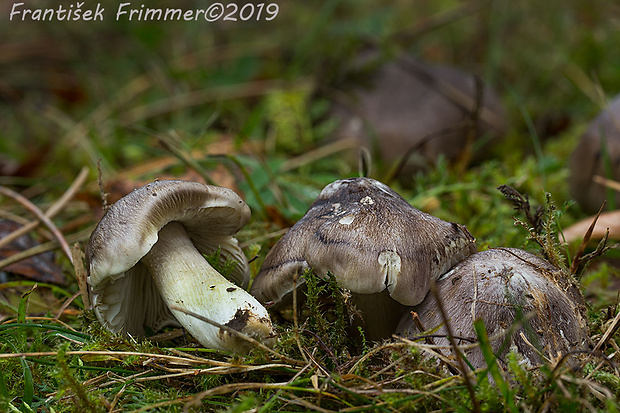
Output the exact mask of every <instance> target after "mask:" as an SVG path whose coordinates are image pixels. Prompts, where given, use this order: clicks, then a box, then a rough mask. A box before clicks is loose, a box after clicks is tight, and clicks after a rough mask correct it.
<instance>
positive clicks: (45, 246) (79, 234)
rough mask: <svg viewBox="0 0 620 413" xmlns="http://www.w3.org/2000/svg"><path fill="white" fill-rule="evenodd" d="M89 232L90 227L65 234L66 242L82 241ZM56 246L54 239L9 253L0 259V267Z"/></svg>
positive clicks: (90, 230) (56, 242)
mask: <svg viewBox="0 0 620 413" xmlns="http://www.w3.org/2000/svg"><path fill="white" fill-rule="evenodd" d="M91 232H92V228H88V229H85V230H83V231H80V232H77V233H75V234H71V235H67V237H66V238H65V240H66V241H67V242H79V241H84V240H87V239H88V237H89V236H90V233H91ZM57 247H58V241H56V240H53V241H48V242H44V243H43V244H39V245H37V246H34V247H32V248H28V249H27V250H24V251H20V252H18V253H16V254H13V255H11V256H10V257H6V258H5V259H3V260H0V268H4V267H6V266H7V265H11V264H13V263H14V262H18V261H21V260H25V259H26V258H29V257H32V256H34V255H38V254H43V253H44V252H47V251H51V250H53V249H55V248H57Z"/></svg>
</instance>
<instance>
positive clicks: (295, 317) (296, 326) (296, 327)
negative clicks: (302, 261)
mask: <svg viewBox="0 0 620 413" xmlns="http://www.w3.org/2000/svg"><path fill="white" fill-rule="evenodd" d="M298 275H299V274H298V273H295V275H294V277H293V328H294V330H295V331H294V333H295V342H296V343H297V347H298V348H299V352H300V353H301V356H302V357H303V358H304V361H305V362H306V363H309V361H308V358H307V357H306V354H305V353H304V349H303V347H302V346H301V340H300V339H299V319H298V314H297V280H298Z"/></svg>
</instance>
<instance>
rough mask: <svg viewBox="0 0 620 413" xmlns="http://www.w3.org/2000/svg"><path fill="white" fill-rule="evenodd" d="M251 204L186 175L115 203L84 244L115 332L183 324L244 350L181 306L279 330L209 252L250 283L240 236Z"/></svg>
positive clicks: (91, 278) (232, 323) (101, 307)
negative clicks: (211, 260) (232, 265)
mask: <svg viewBox="0 0 620 413" xmlns="http://www.w3.org/2000/svg"><path fill="white" fill-rule="evenodd" d="M249 219H250V209H249V207H248V206H247V205H246V204H245V202H243V200H242V199H241V198H240V197H239V196H238V195H237V194H235V193H234V192H233V191H232V190H230V189H227V188H222V187H216V186H210V185H204V184H201V183H197V182H187V181H156V182H153V183H150V184H147V185H145V186H143V187H141V188H138V189H136V190H135V191H133V192H131V193H130V194H128V195H127V196H125V197H124V198H122V199H120V200H119V201H118V202H116V203H115V204H114V205H112V206H111V207H110V208H109V209H108V211H107V212H106V214H105V215H104V217H103V218H102V219H101V221H100V222H99V224H98V225H97V227H96V228H95V231H94V232H93V233H92V235H91V237H90V240H89V241H88V245H87V246H86V260H87V271H88V283H89V284H90V287H91V292H92V302H93V306H94V310H95V314H96V315H97V318H98V319H99V321H101V323H102V324H103V325H104V326H105V327H107V328H108V329H109V330H111V331H113V332H119V333H124V334H127V335H131V336H139V337H143V336H145V327H149V328H151V329H153V330H159V329H161V328H163V327H165V326H170V325H174V326H178V325H179V324H180V325H182V326H183V327H184V328H185V329H186V330H187V331H188V332H189V333H190V334H191V335H192V336H194V337H195V338H196V339H197V340H198V341H199V342H200V343H201V344H202V345H204V346H205V347H209V348H214V349H218V350H231V351H235V352H245V351H246V350H247V349H248V343H247V342H246V341H244V340H242V339H240V338H239V337H237V336H236V335H232V334H231V333H230V332H227V331H225V329H221V328H218V327H215V326H213V325H211V324H209V323H206V322H205V321H201V320H198V319H197V318H195V317H192V316H191V315H188V314H186V313H184V312H181V311H177V310H170V307H171V306H176V307H179V308H182V309H185V310H188V311H191V312H194V313H198V314H200V315H202V316H203V317H206V318H208V319H210V320H212V321H215V322H216V323H219V324H222V325H224V326H228V327H230V328H233V329H235V330H237V331H240V332H241V333H244V334H246V335H249V336H251V337H254V338H256V339H259V340H267V341H268V342H269V338H270V337H271V335H272V333H273V329H272V325H271V320H270V318H269V314H268V313H267V310H266V309H265V308H264V307H263V306H262V305H261V304H260V303H259V302H258V301H257V300H256V299H255V298H254V297H252V296H251V295H250V294H248V293H247V291H245V290H244V289H243V288H241V287H239V286H237V285H235V284H233V283H232V282H230V281H228V280H227V279H225V278H224V277H223V276H222V275H221V274H220V273H218V272H217V271H216V270H215V269H214V268H213V267H212V266H211V265H210V264H209V263H208V262H207V260H206V259H205V258H204V256H203V254H205V255H207V254H213V253H214V252H215V251H218V250H219V251H220V260H221V261H222V262H224V261H226V260H228V259H232V260H234V261H236V263H237V265H236V267H235V269H234V270H233V271H232V274H231V278H232V279H233V280H234V281H235V282H237V283H239V284H241V285H242V286H245V285H247V283H248V281H249V268H248V264H247V260H246V258H245V256H244V254H243V251H241V249H240V248H239V245H238V243H237V240H236V239H235V238H234V235H235V234H236V232H237V231H238V230H239V229H240V228H241V227H243V225H245V224H246V223H247V221H248V220H249Z"/></svg>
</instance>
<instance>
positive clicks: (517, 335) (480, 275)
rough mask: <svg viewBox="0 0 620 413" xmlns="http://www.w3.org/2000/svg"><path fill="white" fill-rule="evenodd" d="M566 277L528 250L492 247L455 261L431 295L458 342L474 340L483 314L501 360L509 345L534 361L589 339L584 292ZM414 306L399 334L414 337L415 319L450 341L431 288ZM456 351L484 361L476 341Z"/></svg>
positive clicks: (480, 364)
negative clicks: (416, 316) (419, 302)
mask: <svg viewBox="0 0 620 413" xmlns="http://www.w3.org/2000/svg"><path fill="white" fill-rule="evenodd" d="M569 277H570V276H567V275H565V274H563V273H562V272H561V270H559V269H558V268H556V267H554V266H553V265H551V264H550V263H549V262H547V261H545V260H543V259H541V258H538V257H536V256H535V255H533V254H530V253H528V252H526V251H523V250H520V249H515V248H496V249H490V250H487V251H482V252H478V253H476V254H473V255H470V256H469V257H467V258H465V259H464V260H463V261H461V262H459V263H458V264H457V265H455V266H454V268H452V269H451V270H450V271H449V272H448V273H446V274H445V275H444V276H442V277H441V278H440V279H439V280H438V281H437V295H438V296H439V297H440V298H441V302H442V304H443V309H444V311H445V313H446V318H447V322H448V323H449V325H450V328H451V332H452V335H453V337H454V338H455V340H456V343H457V346H461V345H468V344H472V343H475V342H476V341H477V336H476V332H475V330H474V320H476V319H482V321H484V325H485V327H486V330H487V333H488V336H489V340H490V345H491V348H492V350H493V353H494V354H495V355H496V356H497V357H498V359H499V360H500V365H501V366H503V367H506V364H505V363H506V360H505V356H506V354H507V353H508V352H509V351H512V350H514V351H516V352H517V353H519V354H520V355H521V356H522V357H523V362H524V363H525V364H526V366H535V365H539V364H540V363H541V362H542V358H543V357H544V358H546V359H547V360H549V361H552V362H554V361H557V360H558V359H560V358H561V357H562V356H563V355H565V354H567V353H568V352H570V351H572V350H581V349H584V346H585V344H586V342H587V340H588V329H587V324H586V319H585V317H584V316H583V314H582V311H583V310H584V309H585V306H584V301H583V297H582V295H581V292H580V290H579V288H578V287H577V285H576V283H574V282H571V281H572V280H571V278H569ZM413 311H415V312H416V313H417V315H418V317H419V321H420V323H416V322H415V320H414V319H413V317H412V314H407V315H405V316H404V317H403V319H402V320H401V322H400V324H399V326H398V328H397V329H396V334H397V335H400V336H404V337H408V338H414V337H416V336H420V335H422V334H424V333H425V332H424V331H420V325H421V326H423V329H425V330H432V331H433V334H434V337H435V338H434V342H435V344H437V345H442V346H450V343H449V341H448V339H447V335H448V331H447V329H446V325H445V324H446V322H445V320H444V319H443V316H442V314H441V310H440V308H439V304H438V301H437V299H436V297H435V294H433V293H432V292H431V293H429V295H428V296H427V297H426V298H425V299H424V301H423V302H422V303H421V304H420V305H418V306H416V307H414V308H413ZM437 327H439V328H437ZM435 328H437V329H436V330H433V329H435ZM437 336H443V337H437ZM462 351H463V355H464V356H465V358H467V360H468V361H469V362H470V363H471V365H472V366H473V367H474V369H479V368H485V367H487V363H486V361H485V358H484V356H483V354H482V351H481V350H480V347H477V346H474V347H470V348H467V349H463V350H462ZM452 356H454V355H452Z"/></svg>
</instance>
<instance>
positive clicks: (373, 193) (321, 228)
mask: <svg viewBox="0 0 620 413" xmlns="http://www.w3.org/2000/svg"><path fill="white" fill-rule="evenodd" d="M475 251H476V247H475V244H474V239H473V237H472V236H471V234H469V232H468V231H467V230H466V229H465V228H464V227H462V226H460V225H458V224H455V223H451V222H446V221H443V220H441V219H439V218H436V217H434V216H432V215H429V214H426V213H424V212H421V211H419V210H417V209H416V208H414V207H412V206H411V205H410V204H409V203H407V201H405V200H404V199H403V198H402V197H401V196H400V195H399V194H397V193H396V192H395V191H393V190H392V189H390V188H389V187H387V186H386V185H384V184H383V183H381V182H378V181H375V180H374V179H370V178H349V179H342V180H339V181H336V182H333V183H331V184H329V185H327V186H326V187H325V188H324V189H323V191H321V193H320V195H319V196H318V198H317V199H316V200H315V202H314V203H313V204H312V205H311V206H310V208H309V210H308V211H307V212H306V214H305V215H304V217H303V218H301V220H299V221H298V222H297V223H296V224H295V225H294V226H293V227H292V228H291V229H290V230H289V231H288V232H287V233H286V234H285V235H284V236H283V237H282V238H281V239H280V240H279V241H278V242H277V243H276V244H275V245H274V247H273V248H272V249H271V251H270V252H269V253H268V254H267V257H266V258H265V261H264V263H263V265H262V267H261V269H260V271H259V273H258V275H257V276H256V279H255V280H254V283H253V284H252V287H251V289H250V292H251V293H252V294H253V295H254V296H255V297H257V298H258V300H259V301H260V302H262V303H270V304H272V305H276V307H274V308H278V306H281V307H282V306H285V305H288V304H289V303H290V297H292V292H293V286H294V285H295V281H294V280H295V278H296V276H301V275H302V274H303V272H304V271H305V270H306V269H308V268H312V269H313V271H314V273H315V274H316V275H317V276H319V277H325V276H326V274H327V273H328V272H330V273H332V274H333V275H334V276H335V277H336V280H337V282H338V284H339V285H340V286H341V287H342V288H344V289H346V290H350V292H351V293H352V300H353V304H354V305H355V306H356V307H357V308H358V310H360V312H361V313H362V316H363V321H364V323H363V324H362V327H363V328H364V330H365V334H366V337H367V338H369V339H371V340H379V339H382V338H386V337H389V336H390V335H391V334H392V332H393V331H394V328H395V327H396V324H397V323H398V320H399V319H400V317H401V316H402V315H403V314H404V313H405V312H406V310H407V308H408V306H412V305H415V304H418V303H419V302H420V301H422V300H423V299H424V297H425V296H426V293H427V292H428V291H429V288H430V283H431V282H432V281H433V280H435V279H437V278H438V277H439V276H440V275H442V274H443V273H445V272H446V271H448V270H449V269H450V268H451V267H452V266H453V265H454V264H455V263H456V262H458V261H460V260H461V259H463V258H464V257H465V256H467V255H469V254H471V253H473V252H475ZM303 283H304V279H303V277H301V278H299V280H298V282H297V285H302V284H303Z"/></svg>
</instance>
